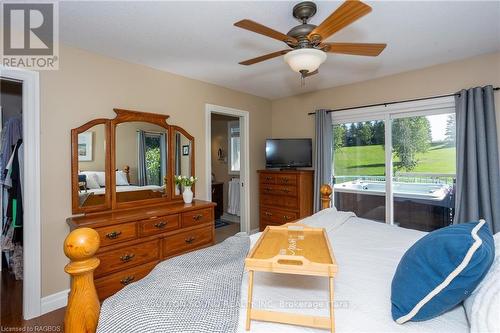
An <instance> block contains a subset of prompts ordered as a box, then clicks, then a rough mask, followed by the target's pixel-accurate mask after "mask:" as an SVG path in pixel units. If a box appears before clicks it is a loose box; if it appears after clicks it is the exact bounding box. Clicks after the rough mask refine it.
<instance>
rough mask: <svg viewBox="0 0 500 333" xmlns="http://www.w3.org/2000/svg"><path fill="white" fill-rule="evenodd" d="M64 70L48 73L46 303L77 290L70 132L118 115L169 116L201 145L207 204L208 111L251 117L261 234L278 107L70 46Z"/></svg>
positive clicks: (253, 189)
mask: <svg viewBox="0 0 500 333" xmlns="http://www.w3.org/2000/svg"><path fill="white" fill-rule="evenodd" d="M60 61H61V63H60V69H59V70H58V71H45V72H43V71H42V72H41V73H40V85H41V87H40V88H41V126H42V128H41V147H42V148H41V149H42V151H41V154H42V162H41V169H42V170H41V172H42V176H41V182H42V184H41V187H42V193H41V196H42V202H41V210H42V212H41V214H42V218H41V224H42V253H41V258H42V296H47V295H50V294H53V293H56V292H59V291H61V290H64V289H66V288H68V287H69V279H68V277H67V275H66V274H65V273H64V270H63V268H64V265H65V264H66V263H67V260H66V257H65V256H64V254H63V248H62V245H63V241H64V238H65V237H66V235H67V234H68V232H69V228H68V226H67V225H66V223H65V219H66V218H67V217H69V216H71V194H70V192H71V183H70V177H71V171H70V166H71V163H70V129H72V128H75V127H78V126H80V125H82V124H84V123H85V122H87V121H89V120H91V119H93V118H102V117H107V118H113V117H114V113H113V108H115V107H120V108H126V109H133V110H141V111H148V112H156V113H164V114H168V115H170V118H169V120H168V121H169V123H171V124H175V125H179V126H181V127H183V128H184V129H186V130H187V131H188V132H189V133H191V134H192V135H193V136H194V137H195V140H196V144H195V147H196V152H195V156H196V170H195V172H196V175H197V176H198V177H199V184H200V185H199V186H197V187H196V197H198V198H205V195H206V193H205V191H206V186H205V182H206V179H205V167H206V166H205V142H204V138H205V133H204V131H205V121H204V119H205V117H204V112H205V103H209V104H216V105H221V106H226V107H232V108H236V109H241V110H247V111H249V113H250V133H249V134H250V138H251V143H250V169H251V174H250V176H251V180H250V193H251V207H250V212H251V217H250V219H251V226H252V228H256V227H257V226H258V216H257V213H256V212H257V211H258V208H257V207H258V206H257V178H256V176H255V175H256V172H255V171H256V170H257V169H259V168H262V167H263V166H264V165H265V161H264V156H263V153H262V151H263V147H264V142H265V139H266V137H269V136H270V135H271V122H270V111H271V103H270V102H269V101H268V100H266V99H263V98H259V97H255V96H252V95H248V94H244V93H240V92H236V91H233V90H230V89H226V88H222V87H218V86H216V85H212V84H208V83H204V82H201V81H196V80H191V79H187V78H184V77H180V76H177V75H173V74H169V73H165V72H162V71H158V70H154V69H151V68H148V67H145V66H140V65H135V64H130V63H127V62H123V61H120V60H116V59H112V58H108V57H104V56H100V55H96V54H92V53H89V52H86V51H83V50H79V49H74V48H69V47H66V46H62V47H61V49H60Z"/></svg>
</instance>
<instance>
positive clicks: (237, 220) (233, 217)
mask: <svg viewBox="0 0 500 333" xmlns="http://www.w3.org/2000/svg"><path fill="white" fill-rule="evenodd" d="M220 218H221V220H226V221H229V222H232V223H240V217H239V216H236V215H232V214H229V213H223V214H222V216H221V217H220Z"/></svg>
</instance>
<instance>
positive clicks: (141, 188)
mask: <svg viewBox="0 0 500 333" xmlns="http://www.w3.org/2000/svg"><path fill="white" fill-rule="evenodd" d="M162 189H163V187H162V186H158V185H145V186H134V185H123V186H117V187H116V192H131V191H145V190H153V191H160V190H162ZM105 190H106V188H104V187H101V188H98V189H90V190H87V192H80V195H85V194H88V193H93V194H94V195H98V194H104V192H105Z"/></svg>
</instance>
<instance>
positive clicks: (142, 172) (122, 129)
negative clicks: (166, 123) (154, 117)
mask: <svg viewBox="0 0 500 333" xmlns="http://www.w3.org/2000/svg"><path fill="white" fill-rule="evenodd" d="M115 135H116V140H115V141H116V143H115V158H116V160H115V161H116V164H115V165H116V168H117V170H116V200H117V202H127V201H135V200H144V199H152V198H162V197H165V196H166V191H165V188H166V187H165V181H166V175H167V164H168V163H167V160H168V159H167V147H168V145H167V137H168V136H167V130H166V129H165V128H164V127H161V126H159V125H155V124H151V123H146V122H138V121H134V122H125V123H120V124H118V125H117V126H116V134H115Z"/></svg>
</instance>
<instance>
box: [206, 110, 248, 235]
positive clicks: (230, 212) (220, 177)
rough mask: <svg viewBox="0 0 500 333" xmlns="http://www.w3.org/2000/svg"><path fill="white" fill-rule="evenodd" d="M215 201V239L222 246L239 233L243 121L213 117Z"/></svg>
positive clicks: (213, 198) (223, 116)
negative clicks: (223, 241)
mask: <svg viewBox="0 0 500 333" xmlns="http://www.w3.org/2000/svg"><path fill="white" fill-rule="evenodd" d="M211 142H212V148H211V155H212V163H211V167H212V175H211V176H212V177H211V179H212V201H213V202H216V203H217V206H216V207H215V237H216V241H217V242H220V241H222V240H224V239H226V238H227V237H229V236H232V235H234V234H236V233H238V232H239V231H240V229H241V227H240V217H241V211H240V208H241V197H240V162H241V160H240V157H241V155H240V153H241V149H240V119H239V118H238V117H233V116H227V115H223V114H217V113H215V114H212V118H211Z"/></svg>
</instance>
